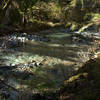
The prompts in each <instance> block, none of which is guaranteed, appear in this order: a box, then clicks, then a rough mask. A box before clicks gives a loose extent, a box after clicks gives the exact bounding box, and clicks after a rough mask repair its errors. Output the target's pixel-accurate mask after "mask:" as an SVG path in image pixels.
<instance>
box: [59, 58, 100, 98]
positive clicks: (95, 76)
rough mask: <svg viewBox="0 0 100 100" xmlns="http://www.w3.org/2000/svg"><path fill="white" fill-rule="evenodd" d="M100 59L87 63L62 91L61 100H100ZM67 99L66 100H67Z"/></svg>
mask: <svg viewBox="0 0 100 100" xmlns="http://www.w3.org/2000/svg"><path fill="white" fill-rule="evenodd" d="M99 94H100V58H97V59H91V60H89V61H87V62H86V63H85V64H84V65H83V66H82V67H81V68H80V69H79V70H78V72H77V73H76V75H75V76H72V77H71V78H70V79H69V80H67V81H65V84H64V86H63V87H62V88H61V90H60V100H67V99H68V100H94V99H96V100H100V96H99ZM65 98H66V99H65Z"/></svg>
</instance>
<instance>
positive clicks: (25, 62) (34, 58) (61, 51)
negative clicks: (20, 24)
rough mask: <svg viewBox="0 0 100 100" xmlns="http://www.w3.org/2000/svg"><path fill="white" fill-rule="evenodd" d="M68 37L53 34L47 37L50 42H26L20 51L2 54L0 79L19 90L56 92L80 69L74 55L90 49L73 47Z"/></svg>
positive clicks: (77, 44)
mask: <svg viewBox="0 0 100 100" xmlns="http://www.w3.org/2000/svg"><path fill="white" fill-rule="evenodd" d="M70 36H71V33H70V34H68V33H55V34H51V35H46V37H48V38H49V39H50V41H38V40H37V41H31V40H27V41H26V42H25V43H24V44H21V46H19V47H11V48H8V49H7V50H5V51H3V50H1V51H0V66H3V67H4V70H3V68H2V67H1V68H0V77H1V79H4V80H6V81H7V82H8V84H9V85H11V86H14V87H15V88H16V89H19V90H20V89H22V88H31V89H32V90H34V91H35V90H36V91H40V90H55V89H59V88H58V87H59V86H60V85H61V84H63V81H64V80H66V79H68V78H69V77H70V76H72V75H73V73H74V71H75V70H77V69H78V68H79V64H81V61H80V60H79V56H78V55H77V53H78V52H79V51H80V50H85V51H86V50H87V48H88V47H89V45H88V44H87V43H74V42H73V41H72V40H71V38H70ZM40 37H41V36H40ZM42 40H43V39H42ZM9 67H11V68H10V69H9Z"/></svg>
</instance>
